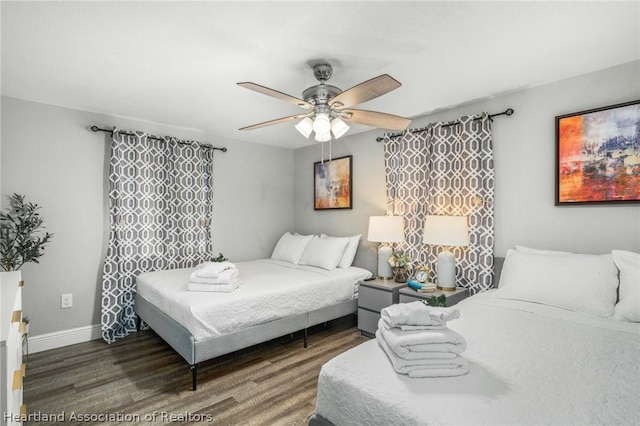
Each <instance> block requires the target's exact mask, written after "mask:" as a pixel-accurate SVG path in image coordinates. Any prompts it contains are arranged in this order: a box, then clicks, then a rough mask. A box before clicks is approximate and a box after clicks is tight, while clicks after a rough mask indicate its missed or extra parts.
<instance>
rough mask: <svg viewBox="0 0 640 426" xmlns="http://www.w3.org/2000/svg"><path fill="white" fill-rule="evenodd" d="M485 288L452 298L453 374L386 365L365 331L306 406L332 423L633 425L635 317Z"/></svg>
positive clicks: (639, 357) (638, 333) (333, 363)
mask: <svg viewBox="0 0 640 426" xmlns="http://www.w3.org/2000/svg"><path fill="white" fill-rule="evenodd" d="M491 293H492V292H488V293H485V294H478V295H476V296H474V297H471V298H469V299H466V300H464V301H463V302H461V303H459V304H458V305H456V306H457V307H459V308H460V318H459V319H457V320H455V321H451V322H450V323H449V324H448V325H449V327H450V328H451V329H453V330H455V331H457V332H458V333H460V334H461V335H463V336H464V337H465V338H466V339H467V343H468V346H467V350H466V351H465V352H464V353H463V354H462V355H463V356H464V357H465V358H466V359H467V360H468V361H469V364H470V372H469V373H468V374H467V375H465V376H461V377H450V378H430V379H413V378H409V377H407V376H405V375H399V374H396V373H395V371H394V370H393V368H392V366H391V364H390V362H389V360H388V359H387V357H386V355H385V353H384V352H383V351H382V350H381V349H380V347H379V346H378V343H377V342H376V341H375V340H371V341H368V342H366V343H363V344H362V345H360V346H357V347H355V348H353V349H351V350H349V351H347V352H345V353H343V354H341V355H339V356H338V357H336V358H334V359H332V360H330V361H329V362H327V363H326V364H325V365H324V366H323V367H322V370H321V372H320V377H319V381H318V397H317V405H316V413H317V414H319V415H320V416H322V417H324V418H326V419H328V420H330V421H331V422H332V423H334V424H335V425H365V424H366V425H427V424H429V425H432V424H456V425H476V424H485V425H488V424H491V425H498V424H499V425H521V424H526V425H550V424H558V425H569V424H573V425H583V424H598V425H604V424H623V425H637V424H640V324H638V323H627V322H622V321H616V320H612V319H604V318H599V317H595V316H592V315H588V314H581V313H576V312H571V311H567V310H562V309H559V308H552V307H549V306H545V305H539V304H533V303H526V302H518V301H511V300H501V299H497V298H493V297H492V294H491Z"/></svg>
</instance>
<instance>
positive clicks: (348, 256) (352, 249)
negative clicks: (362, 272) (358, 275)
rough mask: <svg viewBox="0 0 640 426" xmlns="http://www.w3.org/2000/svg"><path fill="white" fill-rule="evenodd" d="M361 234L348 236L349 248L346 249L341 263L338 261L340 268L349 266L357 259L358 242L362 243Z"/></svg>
mask: <svg viewBox="0 0 640 426" xmlns="http://www.w3.org/2000/svg"><path fill="white" fill-rule="evenodd" d="M360 235H361V234H358V235H353V236H351V237H346V238H347V239H348V240H349V242H348V243H347V248H346V249H345V250H344V254H343V255H342V259H341V260H340V263H338V267H339V268H348V267H350V266H351V265H352V264H353V259H355V257H356V252H357V251H358V244H360Z"/></svg>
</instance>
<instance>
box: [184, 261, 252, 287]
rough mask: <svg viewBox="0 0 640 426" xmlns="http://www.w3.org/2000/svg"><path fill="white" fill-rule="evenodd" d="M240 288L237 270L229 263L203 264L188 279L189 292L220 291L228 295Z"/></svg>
mask: <svg viewBox="0 0 640 426" xmlns="http://www.w3.org/2000/svg"><path fill="white" fill-rule="evenodd" d="M239 286H240V279H239V278H238V268H237V267H236V265H234V264H233V263H231V262H227V261H224V262H204V263H201V264H200V265H198V266H197V267H196V270H195V271H193V272H192V273H191V276H190V277H189V285H188V286H187V288H188V289H189V290H190V291H220V292H224V293H229V292H232V291H234V290H235V289H237V288H238V287H239Z"/></svg>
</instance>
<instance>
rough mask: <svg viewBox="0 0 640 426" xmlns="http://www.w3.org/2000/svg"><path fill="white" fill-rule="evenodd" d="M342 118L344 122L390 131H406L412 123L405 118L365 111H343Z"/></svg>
mask: <svg viewBox="0 0 640 426" xmlns="http://www.w3.org/2000/svg"><path fill="white" fill-rule="evenodd" d="M340 117H341V118H342V119H343V120H346V121H352V122H354V123H358V124H364V125H365V126H371V127H378V128H381V129H390V130H404V129H406V128H407V127H409V124H410V123H411V120H409V119H408V118H405V117H400V116H399V115H393V114H387V113H384V112H376V111H365V110H362V109H347V110H342V111H341V115H340Z"/></svg>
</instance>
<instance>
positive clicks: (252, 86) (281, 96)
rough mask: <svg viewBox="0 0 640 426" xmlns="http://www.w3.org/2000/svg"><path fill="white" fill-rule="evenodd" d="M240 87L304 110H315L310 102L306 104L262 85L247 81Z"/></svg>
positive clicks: (239, 84)
mask: <svg viewBox="0 0 640 426" xmlns="http://www.w3.org/2000/svg"><path fill="white" fill-rule="evenodd" d="M238 86H242V87H244V88H245V89H249V90H254V91H256V92H258V93H262V94H263V95H267V96H271V97H274V98H276V99H280V100H281V101H285V102H289V103H290V104H294V105H297V106H299V107H300V108H304V109H312V108H313V105H311V104H310V103H309V102H305V101H303V100H302V99H298V98H296V97H294V96H291V95H287V94H286V93H282V92H278V91H277V90H273V89H269V88H268V87H265V86H261V85H259V84H256V83H251V82H248V81H246V82H243V83H238Z"/></svg>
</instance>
